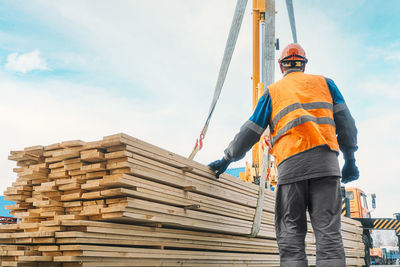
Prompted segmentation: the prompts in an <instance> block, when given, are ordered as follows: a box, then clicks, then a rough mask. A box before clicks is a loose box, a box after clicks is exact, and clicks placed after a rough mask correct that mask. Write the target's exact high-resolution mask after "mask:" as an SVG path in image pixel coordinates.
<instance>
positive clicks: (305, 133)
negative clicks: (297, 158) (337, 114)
mask: <svg viewBox="0 0 400 267" xmlns="http://www.w3.org/2000/svg"><path fill="white" fill-rule="evenodd" d="M268 90H269V95H270V97H271V101H272V114H271V141H272V146H273V147H272V150H271V154H272V155H273V156H274V157H275V160H276V163H277V165H279V164H280V163H281V162H282V161H284V160H285V159H288V158H289V157H291V156H294V155H296V154H298V153H301V152H303V151H307V150H309V149H311V148H314V147H317V146H320V145H328V146H329V147H330V148H331V150H333V151H336V152H339V145H338V142H337V138H336V125H335V121H334V119H333V101H332V96H331V93H330V91H329V88H328V85H327V83H326V80H325V78H324V77H323V76H317V75H310V74H305V73H303V72H300V71H297V72H292V73H289V74H287V75H286V76H285V77H284V78H283V79H282V80H280V81H278V82H276V83H274V84H271V85H270V86H268Z"/></svg>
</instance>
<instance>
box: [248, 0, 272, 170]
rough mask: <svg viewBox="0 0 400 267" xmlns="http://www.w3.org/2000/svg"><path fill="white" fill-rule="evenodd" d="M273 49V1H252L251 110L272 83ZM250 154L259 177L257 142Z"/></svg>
mask: <svg viewBox="0 0 400 267" xmlns="http://www.w3.org/2000/svg"><path fill="white" fill-rule="evenodd" d="M260 37H261V38H260ZM260 39H261V41H260ZM275 47H276V46H275V0H253V75H252V80H253V110H254V109H255V108H256V106H257V103H258V100H259V98H260V97H261V96H262V94H263V93H264V90H265V89H266V86H267V85H269V84H271V83H273V82H274V73H275V69H274V63H275V62H274V61H275ZM260 50H261V52H262V53H260ZM264 85H265V86H264ZM252 152H253V162H252V167H253V168H254V169H255V170H256V176H259V170H260V167H261V165H262V157H261V155H262V149H261V146H260V143H259V142H258V143H257V144H255V145H254V147H253V151H252Z"/></svg>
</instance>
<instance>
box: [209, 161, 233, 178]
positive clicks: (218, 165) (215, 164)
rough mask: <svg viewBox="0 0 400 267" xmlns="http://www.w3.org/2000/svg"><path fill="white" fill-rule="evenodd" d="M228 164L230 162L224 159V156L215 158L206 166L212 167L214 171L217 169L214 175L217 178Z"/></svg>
mask: <svg viewBox="0 0 400 267" xmlns="http://www.w3.org/2000/svg"><path fill="white" fill-rule="evenodd" d="M229 164H231V162H230V161H229V160H226V159H225V158H222V159H220V160H216V161H213V162H211V163H210V164H208V166H209V167H210V168H211V169H213V170H214V171H217V173H216V174H215V176H216V177H217V178H219V176H220V175H221V174H222V173H224V172H225V171H226V169H227V168H228V166H229Z"/></svg>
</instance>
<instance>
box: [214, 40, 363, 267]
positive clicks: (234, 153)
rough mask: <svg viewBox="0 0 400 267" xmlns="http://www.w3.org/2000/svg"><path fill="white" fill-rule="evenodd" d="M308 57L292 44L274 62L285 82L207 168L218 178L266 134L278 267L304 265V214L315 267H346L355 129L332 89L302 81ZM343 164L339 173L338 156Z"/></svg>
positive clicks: (271, 89)
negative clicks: (274, 175)
mask: <svg viewBox="0 0 400 267" xmlns="http://www.w3.org/2000/svg"><path fill="white" fill-rule="evenodd" d="M307 61H308V60H307V58H306V54H305V52H304V50H303V48H302V47H301V46H300V45H299V44H289V45H288V46H287V47H286V48H285V49H284V50H283V51H282V55H281V57H280V58H279V60H278V62H279V65H280V68H281V71H282V74H283V78H282V79H281V80H279V81H278V82H276V83H274V84H271V85H270V86H268V88H266V90H265V92H264V94H263V96H261V97H260V99H259V101H258V104H257V106H256V108H255V110H254V113H253V115H252V116H251V118H250V119H249V120H248V121H247V122H246V123H245V124H244V125H243V126H242V127H241V128H240V131H239V133H238V134H237V135H236V136H235V138H234V139H233V141H232V142H231V143H230V144H229V146H228V148H227V149H226V150H225V155H224V157H223V158H222V159H221V160H217V161H214V162H212V163H211V164H210V165H209V166H210V167H211V168H212V169H214V170H215V171H216V176H217V177H219V175H220V174H221V173H223V172H224V171H225V170H226V169H227V167H228V165H229V164H230V163H231V162H233V161H237V160H240V159H242V158H243V157H244V156H245V154H246V152H247V151H248V150H250V149H251V147H252V146H253V145H254V144H255V143H256V142H258V141H259V140H260V136H261V135H262V134H263V132H264V131H265V130H266V128H267V127H268V126H269V127H270V132H271V143H272V149H271V151H270V152H271V154H272V155H273V156H274V157H275V162H276V164H277V166H278V186H277V192H276V201H275V231H276V238H277V242H278V248H279V254H280V262H281V263H280V264H281V266H284V267H303V266H308V260H307V256H306V252H305V236H306V233H307V217H306V211H307V210H308V212H309V215H310V219H311V224H312V227H313V229H314V233H315V239H316V266H317V267H320V266H324V267H328V266H333V267H342V266H343V267H344V266H346V263H345V253H344V248H343V241H342V236H341V233H340V224H341V192H340V177H341V181H342V182H343V183H347V182H350V181H353V180H357V179H358V177H359V171H358V168H357V166H356V163H355V157H354V152H355V151H356V150H357V129H356V126H355V122H354V119H353V117H352V116H351V114H350V111H349V109H348V108H347V106H346V103H345V101H344V99H343V96H342V94H341V93H340V91H339V89H338V88H337V86H336V85H335V83H334V82H333V81H332V80H331V79H328V78H325V77H323V76H318V75H310V74H305V73H304V70H305V66H306V64H307ZM339 148H340V150H341V151H342V152H343V156H344V160H345V164H344V167H343V169H342V172H341V173H340V168H339V163H338V154H339Z"/></svg>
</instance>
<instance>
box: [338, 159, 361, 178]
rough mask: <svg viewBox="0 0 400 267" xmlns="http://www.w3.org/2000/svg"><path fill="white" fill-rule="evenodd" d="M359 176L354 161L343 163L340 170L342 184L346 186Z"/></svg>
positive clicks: (348, 160)
mask: <svg viewBox="0 0 400 267" xmlns="http://www.w3.org/2000/svg"><path fill="white" fill-rule="evenodd" d="M359 176H360V173H359V172H358V168H357V166H356V160H355V159H347V160H345V162H344V166H343V169H342V183H344V184H347V183H349V182H352V181H355V180H357V179H358V177H359Z"/></svg>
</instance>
